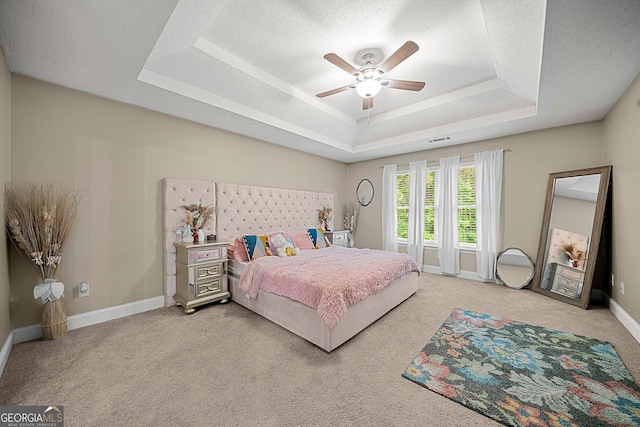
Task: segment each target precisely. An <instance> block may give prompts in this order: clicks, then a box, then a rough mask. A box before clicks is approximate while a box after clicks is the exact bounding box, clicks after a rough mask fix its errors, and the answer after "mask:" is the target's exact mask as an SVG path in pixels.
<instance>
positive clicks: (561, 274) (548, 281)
mask: <svg viewBox="0 0 640 427" xmlns="http://www.w3.org/2000/svg"><path fill="white" fill-rule="evenodd" d="M610 176H611V166H603V167H597V168H590V169H581V170H575V171H568V172H558V173H552V174H549V182H548V185H547V196H546V200H545V207H544V214H543V218H542V230H541V232H540V244H539V246H538V256H537V258H536V264H535V273H534V276H533V281H532V290H534V291H536V292H539V293H542V294H544V295H547V296H549V297H552V298H555V299H558V300H561V301H564V302H566V303H569V304H573V305H576V306H578V307H582V308H585V309H586V308H588V306H589V300H590V296H591V286H592V283H593V278H594V273H595V268H596V260H597V256H598V249H599V246H600V240H601V239H600V237H601V235H602V227H603V222H604V217H605V210H606V206H607V197H609V180H610Z"/></svg>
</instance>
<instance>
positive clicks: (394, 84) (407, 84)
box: [386, 79, 425, 92]
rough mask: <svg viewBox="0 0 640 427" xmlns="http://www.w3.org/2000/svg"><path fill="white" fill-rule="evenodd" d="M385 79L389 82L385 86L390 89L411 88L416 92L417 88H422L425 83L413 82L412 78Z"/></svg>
mask: <svg viewBox="0 0 640 427" xmlns="http://www.w3.org/2000/svg"><path fill="white" fill-rule="evenodd" d="M386 80H387V81H388V82H389V84H388V85H387V87H390V88H392V89H403V90H413V91H416V92H417V91H419V90H422V88H423V87H424V85H425V83H424V82H415V81H412V80H390V79H386Z"/></svg>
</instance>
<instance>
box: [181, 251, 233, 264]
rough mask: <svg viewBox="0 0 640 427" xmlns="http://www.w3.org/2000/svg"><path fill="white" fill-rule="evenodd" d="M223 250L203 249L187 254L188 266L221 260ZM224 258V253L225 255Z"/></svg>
mask: <svg viewBox="0 0 640 427" xmlns="http://www.w3.org/2000/svg"><path fill="white" fill-rule="evenodd" d="M223 249H224V248H203V249H198V250H195V251H190V252H189V264H197V263H200V262H208V261H212V260H216V259H220V258H222V253H223ZM225 256H226V253H225Z"/></svg>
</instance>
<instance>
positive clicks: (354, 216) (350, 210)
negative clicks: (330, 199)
mask: <svg viewBox="0 0 640 427" xmlns="http://www.w3.org/2000/svg"><path fill="white" fill-rule="evenodd" d="M342 212H343V213H344V228H345V230H347V231H348V233H347V239H348V244H349V247H350V248H352V247H353V246H354V245H355V241H354V236H355V234H356V228H357V226H358V218H359V217H360V204H358V203H347V204H345V205H343V206H342Z"/></svg>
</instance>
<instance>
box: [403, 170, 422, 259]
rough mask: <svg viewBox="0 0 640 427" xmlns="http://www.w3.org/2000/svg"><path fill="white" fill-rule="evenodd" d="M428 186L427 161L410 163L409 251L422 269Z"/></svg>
mask: <svg viewBox="0 0 640 427" xmlns="http://www.w3.org/2000/svg"><path fill="white" fill-rule="evenodd" d="M426 188H427V161H426V160H421V161H419V162H411V163H409V227H408V235H407V253H408V254H409V256H410V257H411V258H413V259H414V260H415V262H416V263H417V264H418V266H419V267H420V269H421V270H422V263H423V257H424V197H425V191H426Z"/></svg>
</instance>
